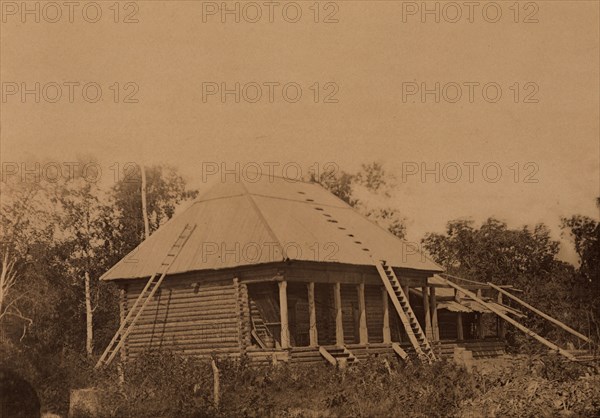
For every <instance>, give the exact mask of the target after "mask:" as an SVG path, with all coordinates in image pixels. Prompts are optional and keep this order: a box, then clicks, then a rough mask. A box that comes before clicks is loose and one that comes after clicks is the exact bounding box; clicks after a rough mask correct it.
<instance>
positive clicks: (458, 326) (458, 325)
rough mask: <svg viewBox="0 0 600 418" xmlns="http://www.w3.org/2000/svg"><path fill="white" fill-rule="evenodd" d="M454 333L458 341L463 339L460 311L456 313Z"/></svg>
mask: <svg viewBox="0 0 600 418" xmlns="http://www.w3.org/2000/svg"><path fill="white" fill-rule="evenodd" d="M456 334H457V338H458V340H459V341H462V340H464V339H465V334H464V332H463V317H462V312H457V313H456Z"/></svg>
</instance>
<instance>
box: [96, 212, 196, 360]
mask: <svg viewBox="0 0 600 418" xmlns="http://www.w3.org/2000/svg"><path fill="white" fill-rule="evenodd" d="M195 229H196V224H193V225H190V224H186V225H185V226H184V228H183V230H182V231H181V233H180V234H179V236H178V237H177V239H176V240H175V242H174V243H173V245H172V246H171V248H170V249H169V251H168V252H167V255H166V256H165V258H164V259H163V261H162V263H161V264H160V270H159V271H158V272H156V273H154V274H153V275H152V277H150V279H149V280H148V283H146V286H145V287H144V289H143V290H142V292H141V293H140V294H139V296H138V298H137V299H136V301H135V303H134V304H133V306H132V307H131V309H130V310H129V312H128V313H127V316H126V317H125V319H124V320H123V322H122V323H121V326H120V327H119V329H118V330H117V332H116V333H115V335H114V337H113V338H112V340H111V342H110V343H109V344H108V347H106V350H104V353H102V355H101V356H100V359H99V360H98V362H97V363H96V369H98V368H100V367H103V366H108V365H109V364H110V363H111V362H112V361H113V360H114V358H115V356H116V355H117V353H118V352H119V350H120V349H121V348H123V345H124V344H125V339H126V338H127V336H128V335H129V333H130V332H131V331H132V329H133V327H134V326H135V324H136V322H137V321H138V319H139V318H140V316H141V314H142V312H143V311H144V308H145V307H146V306H147V305H148V303H149V302H150V300H151V299H152V297H153V296H154V294H155V293H156V291H157V290H158V288H159V287H160V285H161V283H162V282H163V280H164V278H165V276H166V275H167V273H168V271H169V268H170V267H171V265H173V262H174V261H175V260H176V259H177V256H178V255H179V253H180V252H181V249H182V248H183V246H184V245H185V244H186V242H187V241H188V239H189V238H190V236H191V235H192V233H193V232H194V230H195Z"/></svg>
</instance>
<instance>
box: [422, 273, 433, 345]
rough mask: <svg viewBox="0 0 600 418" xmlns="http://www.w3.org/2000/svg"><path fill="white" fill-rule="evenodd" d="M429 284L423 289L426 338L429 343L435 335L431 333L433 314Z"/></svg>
mask: <svg viewBox="0 0 600 418" xmlns="http://www.w3.org/2000/svg"><path fill="white" fill-rule="evenodd" d="M427 290H428V287H427V284H425V286H423V287H421V292H422V294H423V319H424V320H425V336H426V337H427V339H428V340H429V341H431V340H433V333H432V332H431V312H430V310H429V292H428V291H427Z"/></svg>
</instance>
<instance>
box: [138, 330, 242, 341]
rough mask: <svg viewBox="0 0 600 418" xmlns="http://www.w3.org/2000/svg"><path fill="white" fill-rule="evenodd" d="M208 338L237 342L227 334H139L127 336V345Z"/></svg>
mask: <svg viewBox="0 0 600 418" xmlns="http://www.w3.org/2000/svg"><path fill="white" fill-rule="evenodd" d="M209 338H213V339H215V338H230V339H232V338H235V339H236V340H237V334H236V333H233V332H232V333H228V334H214V333H213V334H193V335H191V334H188V333H179V334H168V335H163V334H140V335H136V336H135V337H132V336H128V337H127V343H130V342H131V343H138V342H150V341H164V342H175V343H177V342H182V343H185V342H188V341H202V340H203V339H209Z"/></svg>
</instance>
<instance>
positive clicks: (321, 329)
mask: <svg viewBox="0 0 600 418" xmlns="http://www.w3.org/2000/svg"><path fill="white" fill-rule="evenodd" d="M315 309H316V313H317V337H318V342H319V345H332V344H335V309H334V308H333V286H332V285H331V284H328V283H316V284H315Z"/></svg>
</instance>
